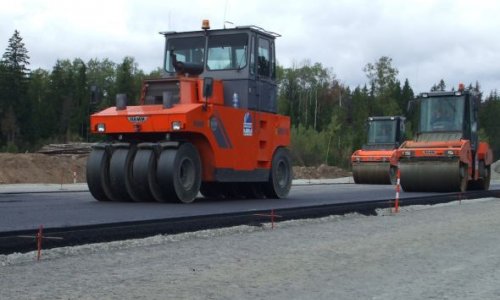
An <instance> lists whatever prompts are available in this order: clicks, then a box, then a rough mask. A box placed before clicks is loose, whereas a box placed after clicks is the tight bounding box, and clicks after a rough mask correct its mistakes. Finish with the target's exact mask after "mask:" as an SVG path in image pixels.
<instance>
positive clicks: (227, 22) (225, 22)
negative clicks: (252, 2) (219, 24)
mask: <svg viewBox="0 0 500 300" xmlns="http://www.w3.org/2000/svg"><path fill="white" fill-rule="evenodd" d="M226 24H231V25H233V26H234V23H233V22H229V21H224V29H226Z"/></svg>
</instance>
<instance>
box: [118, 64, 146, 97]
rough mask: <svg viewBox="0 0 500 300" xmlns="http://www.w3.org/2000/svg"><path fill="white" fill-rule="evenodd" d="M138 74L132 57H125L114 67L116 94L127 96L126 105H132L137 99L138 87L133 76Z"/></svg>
mask: <svg viewBox="0 0 500 300" xmlns="http://www.w3.org/2000/svg"><path fill="white" fill-rule="evenodd" d="M137 73H138V67H137V63H136V62H135V60H134V58H133V57H130V56H127V57H125V58H124V59H123V61H122V63H121V64H119V65H118V66H117V67H116V88H115V91H116V93H117V94H118V93H123V94H126V95H127V99H128V104H129V105H134V104H136V103H137V102H136V101H135V100H136V99H137V98H138V94H139V91H140V87H138V86H137V81H136V80H135V76H136V74H137Z"/></svg>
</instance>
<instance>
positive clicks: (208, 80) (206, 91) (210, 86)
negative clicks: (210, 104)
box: [203, 77, 214, 99]
mask: <svg viewBox="0 0 500 300" xmlns="http://www.w3.org/2000/svg"><path fill="white" fill-rule="evenodd" d="M213 91H214V79H213V78H212V77H205V78H203V97H204V98H205V99H206V98H210V97H212V93H213Z"/></svg>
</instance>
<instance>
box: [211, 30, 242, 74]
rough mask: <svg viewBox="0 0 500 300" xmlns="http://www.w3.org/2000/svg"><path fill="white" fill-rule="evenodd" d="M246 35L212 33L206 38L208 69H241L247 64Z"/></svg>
mask: <svg viewBox="0 0 500 300" xmlns="http://www.w3.org/2000/svg"><path fill="white" fill-rule="evenodd" d="M247 45H248V35H247V34H245V33H238V34H231V35H214V36H211V37H209V38H208V59H207V67H208V69H209V70H228V69H241V68H243V67H245V66H246V64H247Z"/></svg>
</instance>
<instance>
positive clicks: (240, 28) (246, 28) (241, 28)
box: [160, 25, 281, 39]
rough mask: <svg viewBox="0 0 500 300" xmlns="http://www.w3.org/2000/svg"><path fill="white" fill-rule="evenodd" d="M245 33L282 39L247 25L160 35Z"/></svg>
mask: <svg viewBox="0 0 500 300" xmlns="http://www.w3.org/2000/svg"><path fill="white" fill-rule="evenodd" d="M244 31H247V32H248V31H251V32H255V33H258V34H261V35H264V36H267V37H269V38H272V39H275V38H277V37H280V36H281V35H280V34H279V33H276V32H272V31H267V30H265V29H264V28H262V27H259V26H255V25H245V26H236V27H234V28H223V29H207V30H195V31H180V32H177V31H161V32H160V34H162V35H164V36H165V37H167V36H172V35H184V34H188V35H191V34H192V35H198V34H205V33H231V32H244Z"/></svg>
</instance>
